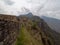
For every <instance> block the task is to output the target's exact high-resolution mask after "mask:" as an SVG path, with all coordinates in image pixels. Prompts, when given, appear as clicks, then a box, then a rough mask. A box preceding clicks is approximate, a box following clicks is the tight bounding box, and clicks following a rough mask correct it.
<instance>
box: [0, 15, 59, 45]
mask: <svg viewBox="0 0 60 45" xmlns="http://www.w3.org/2000/svg"><path fill="white" fill-rule="evenodd" d="M5 24H6V25H5ZM2 25H3V26H2ZM0 28H2V29H3V30H2V29H1V31H0V32H3V33H4V34H3V33H1V34H0V45H60V43H59V42H60V34H59V33H57V32H55V31H54V30H52V29H51V28H50V27H49V26H48V25H47V23H46V22H45V21H44V20H43V19H41V18H40V17H38V16H31V17H29V16H18V17H16V16H10V15H9V16H8V15H0ZM6 31H7V32H6ZM6 35H7V36H6ZM3 36H5V37H4V38H3Z"/></svg>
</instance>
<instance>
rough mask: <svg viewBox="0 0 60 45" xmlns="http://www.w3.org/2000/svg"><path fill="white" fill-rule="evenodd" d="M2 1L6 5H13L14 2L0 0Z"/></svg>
mask: <svg viewBox="0 0 60 45" xmlns="http://www.w3.org/2000/svg"><path fill="white" fill-rule="evenodd" d="M2 1H3V2H4V3H5V4H7V5H13V4H14V2H13V1H11V0H2Z"/></svg>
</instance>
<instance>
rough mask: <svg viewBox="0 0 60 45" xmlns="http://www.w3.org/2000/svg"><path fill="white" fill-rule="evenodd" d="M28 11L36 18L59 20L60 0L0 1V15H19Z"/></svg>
mask: <svg viewBox="0 0 60 45" xmlns="http://www.w3.org/2000/svg"><path fill="white" fill-rule="evenodd" d="M24 8H27V9H29V10H30V11H31V12H32V13H33V14H35V15H38V16H49V17H53V18H57V19H60V0H0V14H11V15H12V14H13V15H19V14H20V13H22V12H24V13H26V12H25V11H24Z"/></svg>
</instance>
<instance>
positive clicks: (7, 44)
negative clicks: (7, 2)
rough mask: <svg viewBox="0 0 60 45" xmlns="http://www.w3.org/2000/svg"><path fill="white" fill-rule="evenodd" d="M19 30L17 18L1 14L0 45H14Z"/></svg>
mask: <svg viewBox="0 0 60 45" xmlns="http://www.w3.org/2000/svg"><path fill="white" fill-rule="evenodd" d="M18 30H19V23H18V21H17V18H16V17H15V16H8V15H2V14H0V45H13V44H14V43H15V41H16V37H17V34H18Z"/></svg>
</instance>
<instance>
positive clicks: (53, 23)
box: [42, 16, 60, 33]
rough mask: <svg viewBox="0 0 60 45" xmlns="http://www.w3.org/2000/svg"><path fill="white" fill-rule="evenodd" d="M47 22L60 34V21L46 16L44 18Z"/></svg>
mask: <svg viewBox="0 0 60 45" xmlns="http://www.w3.org/2000/svg"><path fill="white" fill-rule="evenodd" d="M42 18H43V19H44V20H45V22H46V23H47V24H48V25H49V26H50V27H51V28H52V29H53V30H55V31H56V32H59V33H60V20H59V19H55V18H50V17H46V16H42Z"/></svg>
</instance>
